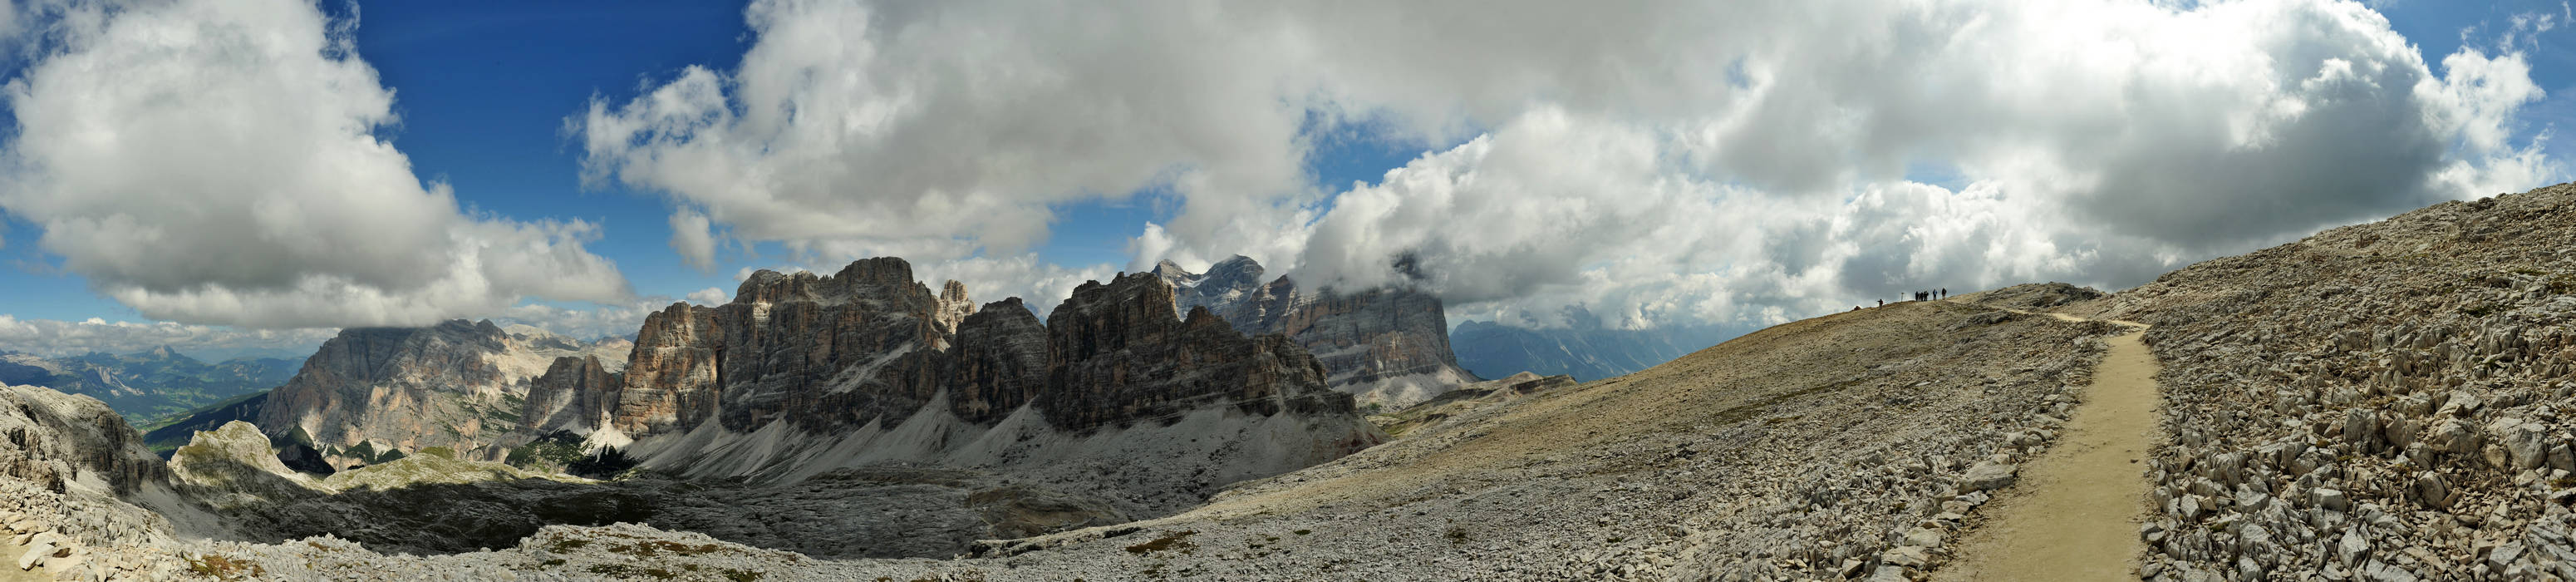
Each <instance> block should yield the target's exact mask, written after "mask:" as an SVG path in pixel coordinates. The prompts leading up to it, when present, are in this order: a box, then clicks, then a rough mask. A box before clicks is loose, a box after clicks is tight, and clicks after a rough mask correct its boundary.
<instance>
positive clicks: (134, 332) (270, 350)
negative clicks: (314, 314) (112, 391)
mask: <svg viewBox="0 0 2576 582" xmlns="http://www.w3.org/2000/svg"><path fill="white" fill-rule="evenodd" d="M334 333H336V330H329V329H286V330H270V329H241V328H234V327H224V326H205V325H186V324H178V323H168V322H159V323H131V322H121V321H120V322H110V321H106V320H103V319H99V318H95V317H93V318H90V319H88V320H86V321H57V320H50V319H18V318H17V317H14V316H10V315H7V314H0V351H14V352H26V353H31V354H36V355H39V356H67V355H78V354H84V353H89V352H107V353H111V354H130V353H134V352H140V351H145V350H150V349H153V348H158V347H162V346H171V347H174V348H177V349H179V350H180V351H183V352H189V353H196V354H229V353H260V354H277V355H284V354H295V355H296V356H302V355H305V354H310V353H312V352H313V349H314V348H315V347H317V346H320V345H321V344H322V341H323V340H327V339H331V336H332V334H334Z"/></svg>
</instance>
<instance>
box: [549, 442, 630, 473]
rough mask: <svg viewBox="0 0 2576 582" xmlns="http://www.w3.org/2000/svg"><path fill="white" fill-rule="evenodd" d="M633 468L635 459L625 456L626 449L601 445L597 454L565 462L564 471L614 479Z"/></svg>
mask: <svg viewBox="0 0 2576 582" xmlns="http://www.w3.org/2000/svg"><path fill="white" fill-rule="evenodd" d="M633 468H635V459H632V458H629V457H627V456H626V451H621V450H617V447H601V448H600V449H599V453H597V454H593V455H590V456H588V457H583V458H581V459H579V460H576V461H573V462H571V463H568V464H565V465H564V472H566V473H571V474H573V475H574V476H578V477H589V478H592V479H614V478H616V477H617V476H618V475H621V474H624V473H626V471H627V470H628V469H633Z"/></svg>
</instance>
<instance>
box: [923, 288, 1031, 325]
mask: <svg viewBox="0 0 2576 582" xmlns="http://www.w3.org/2000/svg"><path fill="white" fill-rule="evenodd" d="M1013 299H1017V298H1013ZM974 313H975V300H974V299H972V298H969V297H967V296H966V284H965V283H959V282H957V280H956V279H949V280H948V284H947V285H942V286H940V288H939V313H938V314H937V316H936V317H937V319H938V322H939V330H940V331H943V332H947V333H951V334H954V333H957V324H958V323H959V322H963V321H965V320H966V316H968V315H973V314H974Z"/></svg>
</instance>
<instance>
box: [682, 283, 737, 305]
mask: <svg viewBox="0 0 2576 582" xmlns="http://www.w3.org/2000/svg"><path fill="white" fill-rule="evenodd" d="M732 297H733V292H731V291H726V290H723V289H719V288H715V287H708V288H705V289H699V290H697V291H695V292H692V293H689V302H690V303H696V304H699V305H709V306H713V305H723V304H725V302H726V301H727V300H729V299H730V298H732Z"/></svg>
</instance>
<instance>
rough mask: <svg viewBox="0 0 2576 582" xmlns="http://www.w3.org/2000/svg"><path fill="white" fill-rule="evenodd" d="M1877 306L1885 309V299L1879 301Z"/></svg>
mask: <svg viewBox="0 0 2576 582" xmlns="http://www.w3.org/2000/svg"><path fill="white" fill-rule="evenodd" d="M1878 306H1879V307H1886V306H1887V300H1885V299H1880V300H1878Z"/></svg>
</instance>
